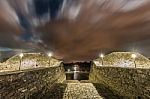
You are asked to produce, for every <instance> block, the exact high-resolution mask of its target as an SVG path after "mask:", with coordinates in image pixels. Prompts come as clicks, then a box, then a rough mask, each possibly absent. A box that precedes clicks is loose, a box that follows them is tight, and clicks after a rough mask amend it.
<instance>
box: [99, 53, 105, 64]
mask: <svg viewBox="0 0 150 99" xmlns="http://www.w3.org/2000/svg"><path fill="white" fill-rule="evenodd" d="M99 57H100V58H101V61H102V66H103V64H104V63H103V58H104V54H102V53H101V54H100V55H99Z"/></svg>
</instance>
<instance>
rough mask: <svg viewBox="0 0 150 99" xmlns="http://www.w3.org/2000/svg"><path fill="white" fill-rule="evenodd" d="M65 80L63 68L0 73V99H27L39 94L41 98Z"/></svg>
mask: <svg viewBox="0 0 150 99" xmlns="http://www.w3.org/2000/svg"><path fill="white" fill-rule="evenodd" d="M61 65H62V64H61ZM65 79H66V76H65V73H64V68H63V66H57V67H48V68H42V67H41V68H35V69H30V70H24V71H14V72H3V73H0V99H27V98H30V97H36V96H34V94H36V93H39V92H42V93H39V94H41V96H42V95H44V94H45V93H46V92H47V91H49V90H50V88H51V87H52V86H53V85H54V84H55V83H61V82H63V81H64V80H65ZM36 99H38V97H36Z"/></svg>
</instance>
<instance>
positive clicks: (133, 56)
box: [131, 54, 137, 68]
mask: <svg viewBox="0 0 150 99" xmlns="http://www.w3.org/2000/svg"><path fill="white" fill-rule="evenodd" d="M131 57H132V58H133V60H134V64H135V68H136V62H135V59H136V57H137V55H136V54H132V55H131Z"/></svg>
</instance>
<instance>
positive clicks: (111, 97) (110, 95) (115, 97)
mask: <svg viewBox="0 0 150 99" xmlns="http://www.w3.org/2000/svg"><path fill="white" fill-rule="evenodd" d="M93 85H94V86H95V88H96V90H97V92H98V93H99V95H100V96H102V97H103V98H104V99H141V98H140V97H139V96H138V97H137V96H121V95H119V94H117V93H114V91H112V90H111V89H110V88H109V87H107V86H105V85H103V84H100V83H93Z"/></svg>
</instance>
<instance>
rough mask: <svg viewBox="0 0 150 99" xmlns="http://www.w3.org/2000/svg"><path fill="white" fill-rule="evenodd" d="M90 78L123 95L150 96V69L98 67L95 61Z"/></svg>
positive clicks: (147, 97) (146, 97)
mask: <svg viewBox="0 0 150 99" xmlns="http://www.w3.org/2000/svg"><path fill="white" fill-rule="evenodd" d="M89 79H90V81H91V82H93V83H101V84H104V85H105V86H108V87H109V88H110V89H112V90H113V91H114V93H117V94H120V95H122V96H129V97H132V96H133V97H142V99H149V98H150V69H141V68H138V69H135V68H121V67H119V66H118V67H104V66H103V67H102V66H99V67H98V66H96V65H95V64H94V63H93V66H92V69H91V71H90V75H89Z"/></svg>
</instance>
